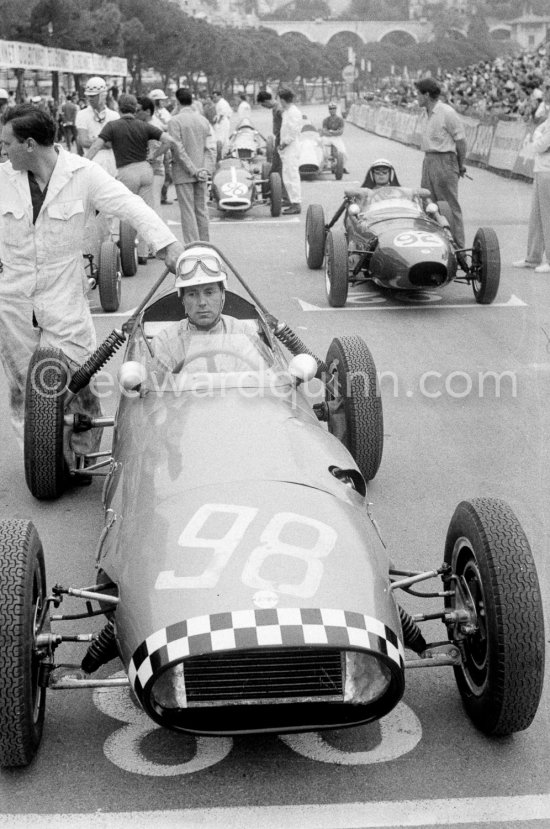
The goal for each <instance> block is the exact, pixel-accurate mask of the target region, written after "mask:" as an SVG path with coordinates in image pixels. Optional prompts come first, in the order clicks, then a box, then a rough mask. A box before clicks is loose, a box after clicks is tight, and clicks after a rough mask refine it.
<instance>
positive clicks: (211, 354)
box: [172, 348, 261, 374]
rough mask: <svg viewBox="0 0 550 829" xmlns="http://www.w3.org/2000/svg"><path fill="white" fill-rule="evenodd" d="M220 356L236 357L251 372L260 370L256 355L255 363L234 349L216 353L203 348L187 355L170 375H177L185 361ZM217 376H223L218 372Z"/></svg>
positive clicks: (224, 349) (220, 349)
mask: <svg viewBox="0 0 550 829" xmlns="http://www.w3.org/2000/svg"><path fill="white" fill-rule="evenodd" d="M220 354H225V355H227V356H229V357H236V358H237V359H238V360H241V361H242V362H243V363H246V365H247V366H249V368H251V369H252V370H253V371H258V370H259V369H260V368H261V360H260V355H259V354H258V355H257V357H258V359H257V361H256V362H254V361H253V360H252V358H251V356H250V355H248V354H241V352H239V351H237V350H236V349H235V348H219V349H217V350H216V351H211V350H209V349H206V348H203V349H202V351H196V352H193V353H192V354H190V355H187V356H186V357H184V358H183V360H180V361H179V363H177V364H176V365H175V366H174V368H173V369H172V374H179V373H180V371H181V370H182V368H183V367H184V365H185V363H186V361H187V360H189V362H190V363H191V362H193V360H198V359H199V358H200V357H217V356H218V355H220ZM218 373H219V374H223V372H221V371H220V372H218Z"/></svg>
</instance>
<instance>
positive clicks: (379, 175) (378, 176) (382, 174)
mask: <svg viewBox="0 0 550 829" xmlns="http://www.w3.org/2000/svg"><path fill="white" fill-rule="evenodd" d="M372 174H373V176H374V181H375V183H376V184H377V186H378V187H382V185H384V184H387V183H388V181H389V180H390V171H389V170H388V168H387V167H380V168H378V169H377V168H375V169H374V170H373V171H372Z"/></svg>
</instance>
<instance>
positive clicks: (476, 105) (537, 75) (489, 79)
mask: <svg viewBox="0 0 550 829" xmlns="http://www.w3.org/2000/svg"><path fill="white" fill-rule="evenodd" d="M438 80H439V82H440V83H441V87H442V98H444V99H445V100H446V101H447V103H449V104H451V105H452V106H453V107H454V108H455V109H456V110H457V112H460V113H461V114H462V115H477V116H484V115H496V116H498V117H500V118H502V117H508V118H514V119H517V118H521V119H523V120H525V121H530V120H532V119H533V120H535V121H537V122H538V121H540V120H544V117H546V114H548V113H547V112H543V108H544V106H545V104H544V103H543V98H544V89H545V85H546V83H548V84H549V85H550V62H549V59H548V56H547V54H546V49H544V48H539V49H538V51H537V52H534V53H532V52H526V53H524V54H522V55H515V56H508V57H498V58H496V59H495V60H494V61H492V62H488V61H481V62H480V63H476V64H473V65H472V66H467V67H465V68H463V69H457V70H455V71H454V72H445V73H443V74H442V75H441V76H439V77H438ZM363 97H364V98H365V99H366V100H367V101H377V102H381V103H389V104H393V105H394V106H400V107H406V108H412V107H415V106H416V105H417V101H416V89H415V86H414V82H413V81H412V80H409V79H405V78H400V79H393V78H391V79H389V80H388V81H387V82H385V83H383V84H381V85H380V86H378V87H377V88H375V89H373V90H370V91H367V92H365V93H363Z"/></svg>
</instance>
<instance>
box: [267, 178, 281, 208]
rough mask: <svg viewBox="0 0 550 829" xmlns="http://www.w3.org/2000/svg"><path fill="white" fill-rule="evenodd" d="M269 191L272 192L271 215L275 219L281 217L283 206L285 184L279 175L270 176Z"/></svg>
mask: <svg viewBox="0 0 550 829" xmlns="http://www.w3.org/2000/svg"><path fill="white" fill-rule="evenodd" d="M269 189H270V191H271V192H270V200H271V215H272V216H274V217H276V216H280V215H281V207H282V204H283V182H282V181H281V176H280V175H279V173H270V174H269Z"/></svg>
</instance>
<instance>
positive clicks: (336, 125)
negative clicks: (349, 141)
mask: <svg viewBox="0 0 550 829" xmlns="http://www.w3.org/2000/svg"><path fill="white" fill-rule="evenodd" d="M344 126H345V124H344V119H343V118H342V116H341V115H338V107H337V106H336V104H335V103H334V101H331V102H330V103H329V105H328V117H327V118H325V119H324V120H323V123H322V126H321V135H322V136H323V137H324V138H325V139H326V143H327V144H329V146H331V147H332V148H333V151H334V152H335V153H338V152H339V153H342V158H343V159H344V173H347V170H346V162H347V160H348V154H347V152H346V145H345V144H344V139H343V138H342V135H343V134H344Z"/></svg>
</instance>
